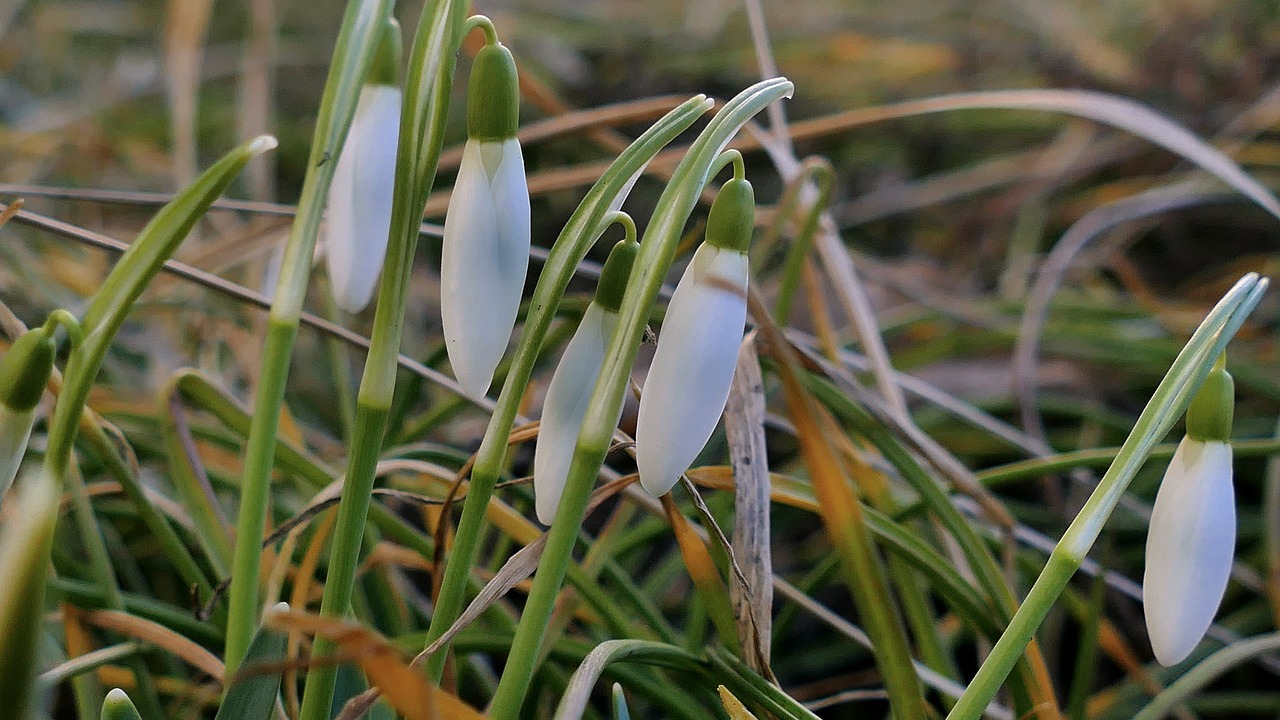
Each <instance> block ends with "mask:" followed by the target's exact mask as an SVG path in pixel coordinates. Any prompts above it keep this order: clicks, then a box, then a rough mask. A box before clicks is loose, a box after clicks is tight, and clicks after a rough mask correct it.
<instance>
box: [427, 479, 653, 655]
mask: <svg viewBox="0 0 1280 720" xmlns="http://www.w3.org/2000/svg"><path fill="white" fill-rule="evenodd" d="M635 480H636V476H635V475H630V476H627V477H624V478H621V479H619V480H615V481H613V482H611V483H609V484H608V485H605V486H603V487H600V488H598V489H597V490H596V491H595V492H593V493H591V499H590V501H588V503H587V511H586V512H587V515H590V514H591V513H592V512H593V511H594V510H595V509H596V508H598V507H600V504H601V503H603V502H604V501H605V500H608V499H609V498H611V497H613V496H614V495H616V494H617V493H619V492H621V491H622V490H623V489H624V488H626V487H627V486H628V485H630V484H631V483H633V482H635ZM490 502H491V504H492V503H493V502H495V501H490ZM513 537H515V539H516V540H517V541H521V542H522V540H521V538H520V537H518V536H513ZM546 544H547V535H546V533H539V534H538V536H537V537H536V538H534V539H533V540H532V541H530V542H527V543H526V544H525V546H524V547H523V548H521V549H520V550H519V551H517V552H516V553H515V554H514V555H512V556H511V557H510V558H508V559H507V561H506V562H505V563H503V564H502V567H501V568H500V569H499V570H498V572H497V573H496V574H495V575H494V576H493V578H492V579H491V580H489V582H488V583H486V584H485V586H484V587H483V588H482V589H481V590H480V593H479V594H478V595H476V597H475V599H474V600H472V601H471V603H470V604H468V605H467V609H466V610H464V611H463V613H462V614H461V615H459V616H458V619H457V620H455V621H454V622H453V625H451V626H450V627H449V629H448V630H446V631H445V632H444V634H443V635H441V636H440V637H439V638H437V639H436V641H435V642H433V643H431V644H430V645H428V646H427V647H426V649H424V650H423V651H422V652H421V653H419V654H418V656H417V657H415V658H414V659H413V664H414V666H417V665H419V664H421V663H422V662H425V661H426V659H427V658H428V657H430V656H431V655H433V654H434V653H436V652H438V651H439V650H440V648H442V647H444V646H445V645H447V644H449V642H450V641H451V640H452V639H453V638H454V637H455V636H456V635H457V634H458V633H460V632H462V631H463V630H464V629H466V627H467V626H468V625H470V624H471V623H472V622H474V621H475V620H476V618H478V617H480V615H482V614H483V613H484V611H485V610H488V609H489V608H490V607H491V606H492V605H493V604H494V603H496V602H497V601H499V600H501V599H502V598H503V596H505V595H506V594H507V593H508V592H510V591H511V589H512V588H514V587H516V586H517V585H519V584H520V583H521V582H524V581H525V580H527V579H528V578H530V577H532V576H533V572H534V571H535V570H537V569H538V561H539V560H540V559H541V558H542V551H543V549H544V548H545V546H546Z"/></svg>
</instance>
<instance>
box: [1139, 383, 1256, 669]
mask: <svg viewBox="0 0 1280 720" xmlns="http://www.w3.org/2000/svg"><path fill="white" fill-rule="evenodd" d="M1234 403H1235V391H1234V384H1233V382H1232V379H1231V375H1230V374H1229V373H1227V371H1226V368H1225V367H1224V365H1223V361H1222V360H1221V359H1219V361H1218V364H1217V365H1215V366H1214V369H1213V370H1212V371H1211V372H1210V373H1209V376H1208V378H1206V379H1205V381H1204V384H1203V385H1202V386H1201V387H1200V390H1199V391H1198V392H1197V393H1196V395H1195V397H1194V399H1193V400H1192V401H1191V405H1190V407H1188V408H1187V434H1186V436H1185V437H1183V438H1182V442H1180V443H1179V444H1178V449H1177V450H1176V451H1175V452H1174V454H1173V459H1172V460H1170V462H1169V468H1168V469H1167V470H1166V471H1165V475H1164V480H1163V481H1162V482H1161V483H1160V490H1159V491H1158V492H1157V494H1156V502H1155V506H1154V508H1153V509H1152V512H1151V526H1150V529H1149V530H1148V531H1147V554H1146V569H1145V571H1144V573H1143V577H1142V609H1143V614H1144V615H1145V617H1146V621H1147V633H1148V634H1149V635H1150V637H1151V649H1152V650H1153V651H1154V652H1155V656H1156V660H1158V661H1159V662H1160V664H1162V665H1165V666H1169V665H1176V664H1178V663H1180V662H1182V661H1183V660H1184V659H1186V657H1187V656H1188V655H1190V654H1191V651H1192V650H1194V649H1195V646H1196V645H1197V644H1199V642H1200V639H1201V638H1203V637H1204V634H1205V633H1206V632H1207V631H1208V629H1209V626H1210V625H1211V624H1212V623H1213V617H1214V615H1216V614H1217V612H1218V605H1219V603H1221V602H1222V596H1223V593H1224V592H1226V588H1227V579H1228V578H1229V577H1230V575H1231V561H1232V556H1233V555H1234V553H1235V539H1236V508H1235V493H1234V490H1233V488H1232V484H1231V476H1232V467H1231V416H1232V409H1233V406H1234Z"/></svg>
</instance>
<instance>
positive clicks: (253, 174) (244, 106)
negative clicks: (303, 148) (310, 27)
mask: <svg viewBox="0 0 1280 720" xmlns="http://www.w3.org/2000/svg"><path fill="white" fill-rule="evenodd" d="M276 16H277V13H276V2H275V0H249V37H248V43H247V45H246V47H245V51H244V59H243V62H242V75H241V77H240V87H239V90H240V102H239V103H237V106H238V113H237V117H236V126H237V128H238V130H239V134H240V137H257V136H259V135H264V134H266V133H268V132H271V126H272V122H271V118H272V115H273V110H274V100H273V97H274V94H275V72H274V59H275V54H276V32H277V30H278V25H279V21H278V20H277V17H276ZM275 170H276V157H275V155H274V154H272V153H266V154H264V155H260V156H258V157H256V158H254V159H252V160H250V161H249V164H248V165H246V166H245V168H244V171H243V175H244V178H245V181H246V185H247V186H248V188H249V196H250V197H252V198H253V199H254V200H270V199H271V198H273V197H275V194H276V182H275Z"/></svg>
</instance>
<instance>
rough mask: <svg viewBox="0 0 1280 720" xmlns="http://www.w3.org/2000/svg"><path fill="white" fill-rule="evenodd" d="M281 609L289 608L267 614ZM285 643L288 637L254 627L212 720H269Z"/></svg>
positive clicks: (274, 609) (278, 680)
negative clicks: (234, 673)
mask: <svg viewBox="0 0 1280 720" xmlns="http://www.w3.org/2000/svg"><path fill="white" fill-rule="evenodd" d="M281 609H284V610H288V609H289V606H288V605H287V604H286V603H280V604H279V605H276V606H275V608H273V609H272V610H269V611H268V612H276V611H278V610H281ZM288 642H289V637H288V635H285V634H284V633H280V632H276V631H274V630H269V629H267V628H265V627H262V626H259V627H258V632H256V633H255V634H254V636H253V642H251V643H249V651H248V652H247V653H246V654H245V657H244V661H243V662H241V664H240V670H239V672H237V673H236V676H235V677H234V678H231V679H230V682H231V687H230V688H229V689H228V690H227V695H226V697H225V698H224V699H223V700H222V706H221V707H219V708H218V715H217V718H216V720H232V719H233V718H234V719H235V720H255V718H262V720H267V719H268V718H270V717H272V714H273V713H274V712H275V707H276V696H277V695H279V694H280V674H281V673H282V672H283V670H284V661H285V650H286V646H287V645H288Z"/></svg>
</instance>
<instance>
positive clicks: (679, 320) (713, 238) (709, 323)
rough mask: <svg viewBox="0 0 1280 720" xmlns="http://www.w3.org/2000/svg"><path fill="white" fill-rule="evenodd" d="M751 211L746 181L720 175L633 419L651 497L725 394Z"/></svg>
mask: <svg viewBox="0 0 1280 720" xmlns="http://www.w3.org/2000/svg"><path fill="white" fill-rule="evenodd" d="M754 212H755V195H754V192H753V191H752V189H751V184H750V183H749V182H747V181H746V180H742V179H737V178H735V179H733V180H730V181H728V182H726V183H725V184H724V186H723V187H722V188H721V189H720V194H719V195H717V196H716V199H715V202H714V203H713V204H712V206H711V213H710V216H709V217H708V218H707V240H706V242H705V243H703V244H702V246H701V247H699V248H698V250H697V252H695V253H694V255H693V260H692V261H691V262H690V263H689V267H688V268H687V269H686V270H685V273H684V276H683V277H682V278H680V283H679V285H677V286H676V291H675V294H674V295H672V297H671V303H670V305H669V306H668V307H667V314H666V319H665V320H664V321H663V323H662V334H661V335H659V337H658V349H657V351H656V353H655V354H654V356H653V363H652V364H651V365H650V367H649V376H648V379H647V380H646V381H645V386H644V394H643V395H642V396H641V398H640V414H639V417H638V419H637V423H636V462H637V464H638V465H639V470H640V484H641V485H643V486H644V489H645V490H648V491H649V492H650V493H651V494H653V495H655V496H661V495H664V494H666V493H667V491H669V490H670V489H671V488H672V486H673V485H675V484H676V481H677V480H679V479H680V475H681V474H682V473H684V471H685V470H688V469H689V465H690V464H692V463H693V460H694V458H696V457H697V456H698V453H699V452H701V451H702V448H703V446H705V445H706V444H707V440H708V439H710V437H711V433H712V432H713V431H714V430H715V428H716V423H717V422H718V421H719V419H720V414H721V413H722V412H723V411H724V406H725V402H726V401H727V400H728V399H729V385H730V383H731V382H732V381H733V370H734V367H735V365H736V363H737V358H738V346H739V344H741V342H742V330H743V327H744V325H745V323H746V318H747V299H746V295H747V246H748V245H749V244H750V242H751V232H752V226H753V223H754Z"/></svg>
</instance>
